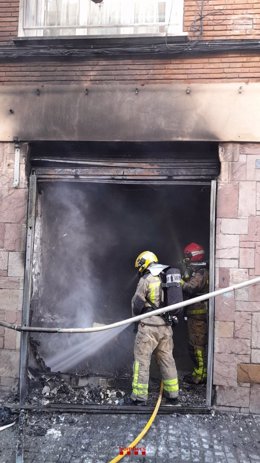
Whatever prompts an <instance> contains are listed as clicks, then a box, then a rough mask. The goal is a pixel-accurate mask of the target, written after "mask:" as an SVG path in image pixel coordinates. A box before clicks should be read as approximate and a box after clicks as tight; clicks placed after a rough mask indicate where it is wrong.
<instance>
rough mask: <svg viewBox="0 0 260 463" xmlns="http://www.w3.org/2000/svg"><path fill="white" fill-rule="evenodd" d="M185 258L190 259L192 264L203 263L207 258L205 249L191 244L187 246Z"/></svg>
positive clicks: (184, 251)
mask: <svg viewBox="0 0 260 463" xmlns="http://www.w3.org/2000/svg"><path fill="white" fill-rule="evenodd" d="M183 253H184V257H185V258H188V259H190V261H191V262H201V261H202V260H203V259H204V258H205V251H204V248H203V247H202V246H201V245H200V244H197V243H190V244H187V246H185V248H184V250H183Z"/></svg>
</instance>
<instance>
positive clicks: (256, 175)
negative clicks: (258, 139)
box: [246, 153, 260, 181]
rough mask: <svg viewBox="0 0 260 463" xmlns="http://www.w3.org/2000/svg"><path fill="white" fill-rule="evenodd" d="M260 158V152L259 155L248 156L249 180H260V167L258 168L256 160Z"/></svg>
mask: <svg viewBox="0 0 260 463" xmlns="http://www.w3.org/2000/svg"><path fill="white" fill-rule="evenodd" d="M259 159H260V153H259V154H258V156H253V155H251V156H248V157H247V175H246V177H247V180H256V181H257V180H260V169H257V168H256V161H257V160H259Z"/></svg>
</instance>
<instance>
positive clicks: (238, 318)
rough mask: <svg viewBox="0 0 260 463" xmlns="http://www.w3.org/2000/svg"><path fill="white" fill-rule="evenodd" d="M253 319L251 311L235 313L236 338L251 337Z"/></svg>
mask: <svg viewBox="0 0 260 463" xmlns="http://www.w3.org/2000/svg"><path fill="white" fill-rule="evenodd" d="M251 320H252V315H251V314H250V313H243V312H236V313H235V329H234V337H235V338H242V339H251Z"/></svg>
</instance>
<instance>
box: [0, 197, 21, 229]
mask: <svg viewBox="0 0 260 463" xmlns="http://www.w3.org/2000/svg"><path fill="white" fill-rule="evenodd" d="M26 210H27V190H22V189H11V190H9V191H4V192H3V193H2V194H1V195H0V217H1V222H6V223H26Z"/></svg>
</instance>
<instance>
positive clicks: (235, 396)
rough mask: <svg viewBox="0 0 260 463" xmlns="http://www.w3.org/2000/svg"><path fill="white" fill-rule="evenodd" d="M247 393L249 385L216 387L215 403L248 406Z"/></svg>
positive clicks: (248, 393)
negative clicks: (246, 386)
mask: <svg viewBox="0 0 260 463" xmlns="http://www.w3.org/2000/svg"><path fill="white" fill-rule="evenodd" d="M249 395H250V388H249V387H248V388H245V387H240V386H237V387H218V388H217V391H216V404H217V405H222V406H229V407H245V408H248V407H249Z"/></svg>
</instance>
